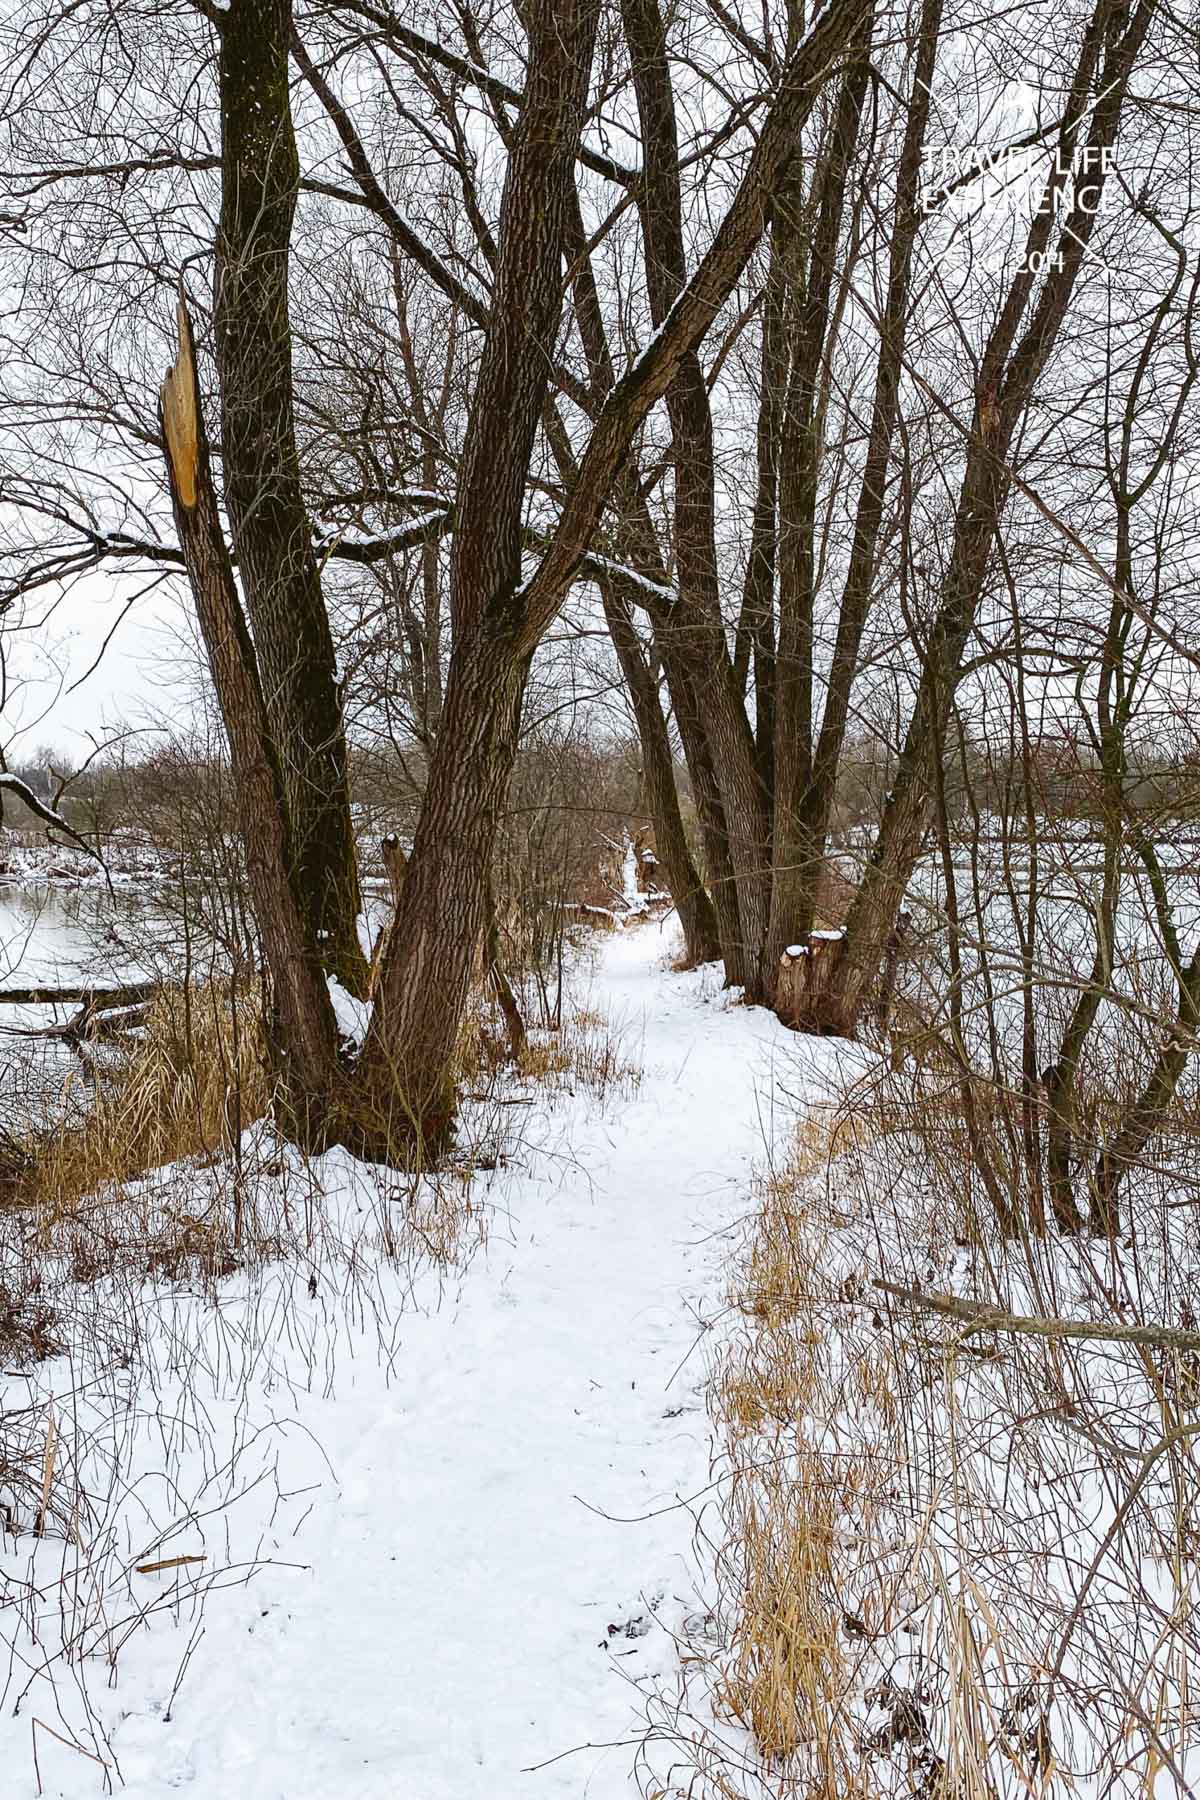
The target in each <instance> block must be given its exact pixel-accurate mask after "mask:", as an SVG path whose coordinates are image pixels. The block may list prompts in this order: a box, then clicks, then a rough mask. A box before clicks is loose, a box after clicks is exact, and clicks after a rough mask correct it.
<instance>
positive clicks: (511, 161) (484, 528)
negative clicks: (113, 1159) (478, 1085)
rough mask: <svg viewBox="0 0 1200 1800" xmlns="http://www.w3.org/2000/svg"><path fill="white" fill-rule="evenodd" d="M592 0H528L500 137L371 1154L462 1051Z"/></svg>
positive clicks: (448, 1084) (373, 1099)
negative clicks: (444, 661) (491, 266)
mask: <svg viewBox="0 0 1200 1800" xmlns="http://www.w3.org/2000/svg"><path fill="white" fill-rule="evenodd" d="M598 10H599V7H598V0H534V3H533V4H531V5H530V6H529V7H528V8H527V9H526V10H525V14H524V18H525V24H526V31H527V35H528V39H529V53H528V64H527V70H526V80H525V92H524V98H523V101H522V106H521V113H520V117H519V119H518V121H517V124H516V127H515V128H514V130H513V132H512V134H511V138H510V142H509V158H508V169H507V174H506V178H505V184H504V197H503V200H502V202H501V209H500V229H499V239H498V242H499V251H498V264H497V269H496V279H495V286H494V292H493V302H492V316H491V324H490V327H489V330H488V334H487V339H486V342H485V345H484V351H483V356H482V359H481V362H480V368H479V375H478V379H477V382H476V387H475V393H474V396H473V400H472V406H471V416H470V420H469V422H468V426H467V440H466V446H465V451H464V456H463V470H462V477H461V481H460V485H459V493H458V501H457V507H456V531H455V538H454V549H453V555H452V560H451V573H450V600H451V614H452V622H453V628H454V639H455V641H454V650H453V653H452V656H451V659H450V671H449V678H448V681H447V685H446V696H445V702H444V706H443V711H442V720H441V727H440V730H439V733H438V740H437V744H436V746H435V748H434V753H433V757H432V760H431V763H430V769H429V780H428V785H427V787H426V791H425V798H424V802H423V804H422V807H421V815H420V819H419V821H418V824H417V832H416V838H415V841H414V843H413V851H412V856H411V859H410V861H409V866H408V873H407V876H406V878H405V883H404V891H403V893H402V895H401V901H400V910H399V913H398V915H397V921H396V930H395V933H394V934H393V940H392V949H391V953H390V954H389V955H388V957H387V959H386V961H385V963H384V967H383V971H382V978H381V981H380V986H379V992H378V997H377V1000H376V1005H375V1014H374V1017H373V1018H372V1021H371V1029H370V1032H369V1034H368V1038H367V1044H366V1048H365V1051H364V1056H363V1063H362V1068H361V1070H360V1080H359V1082H358V1084H357V1087H358V1093H359V1098H360V1104H361V1108H362V1111H361V1118H360V1121H359V1127H358V1136H359V1139H360V1141H361V1142H362V1144H363V1146H364V1148H366V1149H368V1150H369V1151H371V1152H372V1153H374V1154H380V1153H383V1152H386V1151H388V1150H390V1148H391V1146H392V1144H394V1143H395V1142H396V1141H397V1140H403V1139H405V1138H409V1139H411V1138H413V1137H414V1136H415V1137H416V1138H417V1139H418V1140H420V1141H422V1142H423V1143H425V1144H426V1145H428V1144H430V1143H436V1142H437V1141H438V1140H440V1139H441V1138H443V1137H444V1136H445V1133H446V1131H447V1129H448V1127H449V1125H450V1123H451V1121H452V1119H453V1116H454V1058H455V1050H456V1046H457V1040H458V1032H459V1026H460V1022H461V1020H462V1016H463V1012H464V1009H465V1007H466V1003H467V997H468V994H469V992H470V987H471V980H472V976H473V974H474V971H475V968H476V965H477V958H478V953H479V947H480V942H481V937H482V934H483V931H484V927H485V924H486V922H487V917H488V886H489V872H490V869H491V859H492V849H493V845H494V842H495V835H496V824H497V820H498V818H499V816H500V813H501V811H502V809H503V805H504V799H505V794H506V792H507V789H508V782H509V777H510V774H511V772H512V765H513V760H514V758H515V755H516V748H517V735H518V731H519V727H520V718H521V702H522V699H523V697H524V692H525V683H526V680H527V678H528V673H529V665H530V661H531V658H532V648H531V647H526V645H525V644H524V643H523V641H522V634H523V630H524V626H525V624H526V619H525V611H524V606H523V603H522V596H521V593H520V585H521V527H522V522H523V521H522V512H523V507H524V500H525V484H526V479H527V476H528V470H529V460H530V456H531V455H532V452H533V445H534V440H535V436H536V433H537V427H538V422H539V419H540V418H541V415H542V410H543V406H544V403H545V398H546V391H547V384H548V374H549V369H550V367H551V365H552V363H553V360H554V359H553V352H554V341H555V337H556V334H557V331H558V324H559V318H560V314H561V308H562V276H561V261H562V249H563V242H564V237H565V234H566V229H567V224H568V220H569V216H570V208H571V203H572V201H573V199H574V175H573V170H574V163H575V157H576V153H577V150H578V145H579V135H580V130H581V128H582V123H583V110H584V104H585V101H586V98H587V90H588V85H589V81H590V77H591V65H592V53H593V49H594V46H595V35H596V25H597V18H598Z"/></svg>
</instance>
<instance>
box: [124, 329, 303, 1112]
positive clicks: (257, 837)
mask: <svg viewBox="0 0 1200 1800" xmlns="http://www.w3.org/2000/svg"><path fill="white" fill-rule="evenodd" d="M177 318H178V327H179V355H178V358H177V359H176V361H175V363H174V364H173V366H172V368H171V369H170V371H169V372H168V374H167V378H166V380H165V381H164V382H163V387H162V395H161V400H160V406H159V413H160V422H161V426H162V434H163V443H164V448H165V451H166V461H167V474H168V478H169V481H170V487H171V500H172V503H173V506H174V511H175V523H176V526H177V528H178V531H179V541H180V544H181V546H182V548H183V554H184V560H185V563H186V565H187V572H188V580H189V583H190V585H191V590H192V597H193V599H194V601H195V605H196V616H197V618H198V620H199V622H200V631H201V635H202V637H203V639H204V645H205V649H206V651H207V653H208V663H209V668H210V670H211V672H212V678H213V686H214V687H215V689H216V695H217V703H218V705H219V706H220V709H221V716H222V719H223V720H224V723H225V732H226V736H227V738H228V741H229V753H230V759H231V761H232V764H233V772H234V777H235V789H236V793H237V797H238V805H239V811H240V820H239V823H240V829H241V837H242V843H243V846H244V849H245V856H246V869H247V873H248V875H249V879H250V891H251V897H252V900H253V904H254V916H255V920H256V922H257V924H258V929H259V934H260V937H261V940H262V947H263V954H264V956H265V959H266V963H267V968H268V970H269V972H270V977H271V986H272V992H273V998H274V1005H275V1013H276V1019H275V1026H276V1033H275V1035H276V1045H275V1048H276V1050H277V1053H278V1057H279V1066H280V1076H281V1088H282V1095H281V1097H282V1100H283V1106H284V1112H285V1116H286V1117H287V1118H288V1119H289V1121H290V1122H291V1124H292V1126H293V1128H294V1129H295V1130H296V1131H297V1132H298V1134H299V1135H300V1137H301V1140H302V1141H311V1140H312V1139H313V1138H314V1137H317V1138H319V1137H320V1135H321V1133H322V1132H323V1130H324V1129H325V1125H326V1115H327V1113H328V1110H329V1106H330V1100H331V1095H332V1092H333V1087H334V1080H335V1074H336V1068H337V1026H336V1022H335V1019H334V1014H333V1006H332V1003H331V1001H330V998H329V990H328V988H327V987H326V985H325V979H324V974H323V971H322V967H321V959H320V957H319V955H318V953H317V945H316V940H315V936H314V935H313V933H312V932H311V930H310V929H309V927H308V925H307V923H306V915H305V910H304V907H303V904H302V902H301V900H300V897H299V894H298V893H297V890H296V888H295V887H294V886H293V881H294V878H295V877H294V870H295V862H294V857H293V854H292V846H291V842H290V837H289V826H288V812H287V802H286V796H285V788H284V780H283V772H282V770H281V768H280V765H279V758H278V756H277V754H276V751H275V745H274V741H273V739H272V736H271V732H270V728H269V726H268V722H267V709H266V705H265V703H264V700H263V695H262V689H261V686H260V685H259V676H258V665H257V663H256V661H255V655H254V646H253V644H252V643H251V640H250V633H249V631H248V630H247V627H246V621H245V619H244V618H243V616H242V607H241V601H240V599H239V597H238V591H237V586H236V583H235V582H234V577H233V565H232V563H231V561H230V556H229V549H228V546H227V545H226V542H225V535H224V532H223V531H222V529H221V519H220V514H219V512H218V510H217V499H216V493H215V490H214V487H213V480H212V467H211V463H210V459H209V450H208V438H207V434H206V432H205V429H204V415H203V412H202V410H201V405H200V383H199V378H198V375H197V370H196V356H195V345H194V341H193V337H192V324H191V320H190V318H189V316H188V310H187V305H186V302H185V300H184V298H183V295H182V294H181V295H180V299H179V305H178V312H177Z"/></svg>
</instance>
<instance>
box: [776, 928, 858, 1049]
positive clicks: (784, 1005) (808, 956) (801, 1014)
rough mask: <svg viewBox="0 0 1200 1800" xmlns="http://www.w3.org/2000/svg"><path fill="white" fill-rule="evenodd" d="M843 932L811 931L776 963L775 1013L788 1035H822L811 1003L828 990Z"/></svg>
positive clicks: (843, 940) (843, 935)
mask: <svg viewBox="0 0 1200 1800" xmlns="http://www.w3.org/2000/svg"><path fill="white" fill-rule="evenodd" d="M845 940H846V934H845V932H844V931H842V930H840V929H839V930H836V931H810V932H809V934H808V936H807V937H806V938H805V939H804V940H803V942H801V943H796V944H789V945H788V947H787V949H786V950H785V951H784V953H783V955H782V956H781V957H780V959H779V974H778V976H777V977H776V981H775V1012H776V1014H777V1016H778V1018H779V1021H780V1023H781V1024H783V1025H786V1026H787V1027H788V1029H789V1030H790V1031H817V1032H823V1031H824V1029H825V1027H823V1026H822V1025H821V1023H820V1022H819V1019H820V1014H819V1012H818V1011H817V1010H816V1009H814V1007H813V1004H812V1001H813V998H814V997H815V996H816V995H819V994H821V993H823V992H824V991H825V989H826V987H827V986H828V982H829V977H830V973H831V970H832V967H833V964H834V963H836V962H837V960H838V959H839V957H840V956H841V954H842V945H843V944H844V943H845Z"/></svg>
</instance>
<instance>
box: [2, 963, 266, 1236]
mask: <svg viewBox="0 0 1200 1800" xmlns="http://www.w3.org/2000/svg"><path fill="white" fill-rule="evenodd" d="M268 1098H269V1096H268V1088H267V1081H266V1075H265V1070H264V1063H263V1049H262V1035H261V1031H260V1021H259V1014H258V1006H257V1002H256V1000H255V999H253V998H251V997H249V996H245V995H240V996H234V995H233V994H231V993H230V991H229V990H228V989H227V988H221V987H217V986H203V987H193V988H188V989H180V988H169V989H163V990H162V992H161V993H160V994H159V995H158V996H157V997H156V999H155V1000H154V1001H153V1002H152V1004H151V1006H150V1009H149V1013H148V1015H147V1019H146V1023H145V1026H144V1027H143V1029H142V1033H141V1036H140V1037H139V1038H138V1040H137V1041H136V1042H135V1043H134V1045H133V1046H132V1048H131V1049H129V1050H128V1051H122V1052H121V1053H120V1054H119V1056H118V1058H117V1060H116V1062H115V1064H112V1065H110V1066H108V1067H107V1068H105V1069H104V1070H103V1071H102V1072H100V1073H99V1074H98V1075H97V1078H96V1080H95V1085H94V1088H93V1090H92V1092H91V1093H90V1095H89V1097H88V1103H87V1105H86V1107H85V1108H83V1109H82V1110H80V1109H77V1110H75V1111H73V1112H72V1113H69V1114H68V1116H67V1117H66V1118H65V1119H64V1120H63V1121H62V1122H61V1123H60V1124H59V1125H58V1126H57V1127H56V1128H55V1129H53V1130H51V1131H50V1132H48V1133H46V1134H45V1135H43V1136H41V1137H38V1138H35V1139H32V1140H31V1141H30V1142H29V1143H27V1144H26V1145H24V1146H22V1150H23V1157H22V1164H21V1169H20V1173H19V1176H18V1178H17V1180H16V1181H15V1182H14V1183H13V1187H12V1198H13V1199H14V1200H15V1201H16V1202H17V1203H19V1204H20V1205H22V1206H27V1207H30V1208H32V1209H33V1211H34V1213H35V1215H36V1216H37V1217H38V1219H39V1220H41V1221H42V1222H43V1223H45V1224H47V1225H51V1226H53V1225H56V1224H58V1223H60V1222H62V1221H64V1220H66V1219H69V1218H70V1217H71V1216H72V1214H73V1213H74V1212H75V1211H76V1210H77V1208H78V1206H79V1204H80V1202H81V1201H83V1200H84V1199H85V1198H87V1197H89V1196H93V1195H97V1194H100V1193H102V1192H104V1191H106V1190H107V1191H109V1192H111V1191H112V1190H113V1189H114V1188H119V1187H120V1185H121V1184H122V1183H124V1182H132V1181H137V1180H139V1179H141V1177H143V1176H144V1175H145V1174H146V1173H147V1172H148V1171H150V1170H153V1169H157V1168H161V1167H162V1166H164V1165H165V1164H168V1163H175V1162H181V1161H183V1160H184V1159H185V1158H188V1157H194V1156H209V1157H219V1156H222V1155H224V1154H226V1153H228V1152H229V1151H230V1150H231V1149H232V1148H233V1146H234V1145H235V1144H236V1143H237V1140H238V1138H239V1136H240V1134H241V1132H242V1130H243V1129H244V1128H245V1127H246V1126H247V1125H249V1124H251V1123H252V1122H253V1121H254V1120H255V1119H257V1118H260V1117H262V1115H263V1114H264V1112H265V1111H266V1110H267V1105H268Z"/></svg>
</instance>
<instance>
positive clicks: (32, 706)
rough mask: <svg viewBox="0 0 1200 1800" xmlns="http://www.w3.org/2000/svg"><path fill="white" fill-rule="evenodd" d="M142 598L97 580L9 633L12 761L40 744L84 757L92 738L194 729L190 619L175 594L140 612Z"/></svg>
mask: <svg viewBox="0 0 1200 1800" xmlns="http://www.w3.org/2000/svg"><path fill="white" fill-rule="evenodd" d="M137 592H138V586H135V585H133V584H130V583H127V582H122V583H116V582H113V581H111V580H109V579H108V578H107V577H105V576H101V575H96V576H90V577H88V578H86V579H85V580H82V581H80V582H78V583H77V584H76V585H75V586H74V587H73V588H72V589H71V591H70V593H69V594H67V595H65V596H64V597H63V598H61V599H60V600H59V601H58V602H57V604H56V605H54V606H53V607H51V606H50V604H49V603H46V602H43V603H41V604H39V605H36V606H31V607H30V608H29V611H28V613H27V615H26V618H25V620H24V622H23V624H22V625H21V627H20V628H19V629H18V630H16V631H15V632H14V631H6V633H5V653H6V657H7V661H8V672H9V684H10V693H9V699H8V703H7V705H6V706H5V710H4V717H3V719H2V720H0V742H3V744H4V746H5V747H6V750H7V754H8V757H9V759H10V761H12V762H15V763H19V762H20V761H21V760H22V758H23V757H24V756H27V755H29V754H31V753H32V751H33V750H35V749H36V748H37V746H38V745H39V744H51V745H53V747H54V748H55V749H56V750H57V751H59V752H60V753H61V754H63V755H64V756H73V757H75V758H77V759H78V758H81V757H82V756H85V755H87V753H88V751H89V749H90V748H91V744H90V740H89V737H88V734H89V733H91V734H93V735H94V736H97V737H103V736H110V735H112V733H113V732H115V731H119V730H123V729H128V728H129V727H130V726H136V727H141V728H144V729H146V730H161V729H162V727H163V725H164V723H174V724H178V725H184V724H186V723H187V721H188V719H189V718H190V716H191V713H192V701H191V698H190V694H189V687H190V683H189V679H188V672H187V664H188V661H189V651H188V624H189V621H188V618H187V615H186V612H185V610H184V608H183V607H182V605H181V604H180V602H179V600H178V598H177V597H174V596H172V594H171V590H170V588H169V587H165V586H164V587H162V588H156V589H154V590H153V591H152V592H150V593H149V594H146V595H145V596H143V597H142V598H140V599H134V600H133V604H132V605H130V604H129V603H130V601H131V599H133V596H134V595H135V594H137ZM126 607H128V610H127V611H125V612H124V616H122V611H123V609H124V608H126ZM110 634H111V636H110ZM106 638H108V639H109V641H108V643H107V645H106V644H105V639H106ZM97 659H99V660H98V662H97ZM93 664H95V665H96V666H95V667H93Z"/></svg>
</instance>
